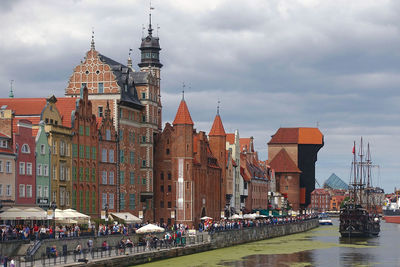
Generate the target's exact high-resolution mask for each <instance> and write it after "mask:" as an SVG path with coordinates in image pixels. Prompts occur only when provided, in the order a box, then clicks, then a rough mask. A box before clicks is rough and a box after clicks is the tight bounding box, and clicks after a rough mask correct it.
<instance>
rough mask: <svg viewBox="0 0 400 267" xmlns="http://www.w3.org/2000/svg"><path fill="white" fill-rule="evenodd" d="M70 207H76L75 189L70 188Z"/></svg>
mask: <svg viewBox="0 0 400 267" xmlns="http://www.w3.org/2000/svg"><path fill="white" fill-rule="evenodd" d="M72 208H73V209H76V190H75V189H72Z"/></svg>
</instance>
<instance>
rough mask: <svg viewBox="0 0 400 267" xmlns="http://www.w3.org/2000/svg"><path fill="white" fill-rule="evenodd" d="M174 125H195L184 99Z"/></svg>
mask: <svg viewBox="0 0 400 267" xmlns="http://www.w3.org/2000/svg"><path fill="white" fill-rule="evenodd" d="M172 124H173V125H176V124H189V125H194V123H193V121H192V117H191V116H190V112H189V109H188V107H187V105H186V102H185V100H184V99H182V101H181V103H180V105H179V108H178V112H176V115H175V119H174V122H173V123H172Z"/></svg>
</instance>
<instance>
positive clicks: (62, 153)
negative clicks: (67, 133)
mask: <svg viewBox="0 0 400 267" xmlns="http://www.w3.org/2000/svg"><path fill="white" fill-rule="evenodd" d="M60 155H61V156H65V143H64V141H60Z"/></svg>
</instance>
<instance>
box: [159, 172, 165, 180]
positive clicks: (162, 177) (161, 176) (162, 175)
mask: <svg viewBox="0 0 400 267" xmlns="http://www.w3.org/2000/svg"><path fill="white" fill-rule="evenodd" d="M160 179H161V180H162V181H164V173H163V172H161V174H160Z"/></svg>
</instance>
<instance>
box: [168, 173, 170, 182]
mask: <svg viewBox="0 0 400 267" xmlns="http://www.w3.org/2000/svg"><path fill="white" fill-rule="evenodd" d="M168 180H171V173H170V172H169V173H168Z"/></svg>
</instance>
